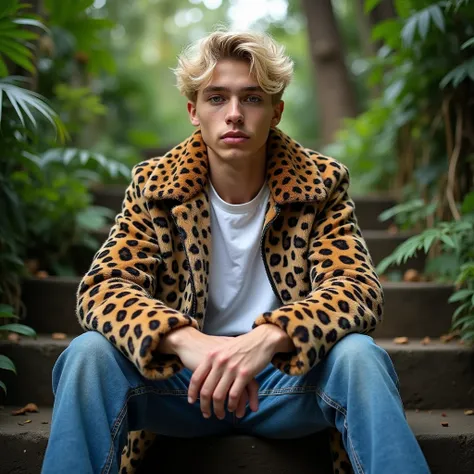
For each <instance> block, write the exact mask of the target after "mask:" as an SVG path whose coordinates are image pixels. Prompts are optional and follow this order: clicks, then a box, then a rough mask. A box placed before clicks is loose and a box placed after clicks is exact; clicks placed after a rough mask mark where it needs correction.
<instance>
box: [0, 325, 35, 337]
mask: <svg viewBox="0 0 474 474" xmlns="http://www.w3.org/2000/svg"><path fill="white" fill-rule="evenodd" d="M0 331H11V332H16V333H18V334H22V335H23V336H29V337H36V331H35V330H34V329H32V328H30V327H29V326H25V325H24V324H17V323H12V324H4V325H3V326H0Z"/></svg>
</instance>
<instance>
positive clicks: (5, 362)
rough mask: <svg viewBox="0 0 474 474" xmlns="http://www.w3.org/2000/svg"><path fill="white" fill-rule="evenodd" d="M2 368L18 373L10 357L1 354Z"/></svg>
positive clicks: (0, 365)
mask: <svg viewBox="0 0 474 474" xmlns="http://www.w3.org/2000/svg"><path fill="white" fill-rule="evenodd" d="M0 369H3V370H10V371H11V372H14V373H15V374H16V368H15V364H14V363H13V362H12V360H11V359H10V358H8V357H7V356H4V355H2V354H0Z"/></svg>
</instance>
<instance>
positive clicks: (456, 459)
mask: <svg viewBox="0 0 474 474" xmlns="http://www.w3.org/2000/svg"><path fill="white" fill-rule="evenodd" d="M15 408H16V407H15ZM11 410H12V407H5V408H4V409H3V410H0V452H1V453H2V462H1V463H0V474H11V473H15V474H37V473H39V472H40V469H41V463H42V460H43V457H44V452H45V449H46V444H47V442H48V436H49V431H50V421H51V414H52V413H51V408H43V407H41V408H40V413H30V414H28V415H27V416H23V417H21V418H19V417H13V416H11V415H10V413H11ZM443 413H444V415H446V416H442V414H443ZM406 415H407V420H408V423H409V424H410V427H411V428H412V430H413V432H414V434H415V436H416V438H417V440H418V442H419V444H420V446H421V449H422V450H423V452H424V455H425V457H426V459H427V461H428V464H429V466H430V469H431V473H432V474H452V473H456V474H472V472H474V416H465V415H464V413H463V411H462V410H443V411H441V410H435V411H432V412H426V411H420V412H416V411H413V410H409V411H407V412H406ZM25 419H30V420H31V423H28V424H23V425H20V424H19V423H21V422H22V421H24V420H25ZM442 422H443V423H446V422H447V423H448V424H449V426H447V427H443V426H442V425H441V423H442ZM157 441H158V442H159V444H160V448H159V449H155V450H153V449H152V448H151V449H150V455H149V456H148V457H147V458H146V460H145V464H144V466H143V468H142V469H141V470H140V474H155V473H156V472H158V469H157V466H160V469H159V471H160V472H178V473H181V472H183V473H184V472H194V471H196V468H197V471H198V472H206V473H207V474H222V472H226V473H227V474H240V473H242V472H246V473H248V474H262V473H272V474H290V473H291V474H292V473H294V472H297V473H298V474H332V472H331V467H330V459H329V452H328V450H327V449H326V441H325V436H324V433H317V434H315V435H311V436H307V437H304V438H300V439H292V440H270V439H263V438H255V437H251V436H244V435H230V436H225V437H219V438H218V437H212V438H197V439H193V440H192V442H187V443H186V456H183V455H182V449H183V448H182V446H183V445H182V440H178V439H176V438H164V437H160V438H159V439H158V440H157ZM188 441H189V440H188ZM64 455H67V453H66V454H64Z"/></svg>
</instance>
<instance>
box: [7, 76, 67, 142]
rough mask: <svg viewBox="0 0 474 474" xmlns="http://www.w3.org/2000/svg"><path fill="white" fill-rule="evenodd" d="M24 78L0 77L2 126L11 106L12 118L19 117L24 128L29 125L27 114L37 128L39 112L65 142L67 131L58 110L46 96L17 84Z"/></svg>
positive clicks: (60, 139)
mask: <svg viewBox="0 0 474 474" xmlns="http://www.w3.org/2000/svg"><path fill="white" fill-rule="evenodd" d="M22 80H23V78H21V77H13V76H10V77H6V78H3V79H0V127H1V125H2V116H3V113H4V109H5V108H8V107H9V106H10V107H11V108H12V109H13V110H12V112H13V114H12V115H13V116H12V117H11V119H13V120H15V119H18V120H19V121H20V122H21V125H22V127H23V128H26V127H27V123H26V120H25V116H26V118H28V119H29V120H30V121H31V124H32V125H33V126H34V127H35V128H36V127H37V122H36V119H35V115H38V114H39V115H40V116H41V117H43V118H44V119H46V120H47V121H48V122H50V123H51V125H52V126H53V127H54V129H55V131H56V133H57V137H58V139H59V141H60V142H64V141H65V140H66V137H67V131H66V128H65V126H64V124H63V122H62V121H61V120H60V119H59V117H58V115H57V114H56V112H54V110H53V109H51V107H49V105H48V104H47V103H46V102H45V99H44V97H42V96H40V95H39V94H37V93H36V92H33V91H30V90H28V89H24V88H23V87H20V86H18V85H16V84H17V83H19V82H21V81H22ZM4 95H5V99H8V102H7V101H6V100H5V101H4V100H3V96H4Z"/></svg>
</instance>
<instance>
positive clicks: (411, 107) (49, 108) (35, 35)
mask: <svg viewBox="0 0 474 474" xmlns="http://www.w3.org/2000/svg"><path fill="white" fill-rule="evenodd" d="M216 25H223V26H227V27H230V28H231V29H257V30H263V31H267V32H269V33H270V34H272V35H273V36H274V38H275V39H276V40H278V41H279V42H281V43H282V44H284V45H285V47H286V50H287V52H288V54H289V55H290V56H291V57H292V58H293V59H294V61H295V78H294V81H293V83H292V84H291V85H290V87H289V88H288V89H287V91H286V93H285V96H284V99H285V103H286V108H285V114H284V119H283V121H282V123H281V125H280V126H281V128H282V129H283V130H284V131H285V132H286V133H288V134H289V135H291V136H292V137H294V138H295V139H296V140H298V141H300V142H301V143H302V144H304V145H305V146H307V147H311V148H314V149H317V150H319V151H321V152H323V153H326V154H330V155H332V156H334V157H335V158H336V159H338V160H340V161H342V162H344V163H345V164H346V165H347V166H348V167H349V169H350V172H351V189H352V194H353V195H361V194H390V195H394V196H395V197H396V198H397V200H398V202H399V204H398V205H397V206H396V207H394V208H392V209H390V210H388V211H386V212H385V213H383V215H381V216H380V219H383V220H390V221H391V222H392V224H391V229H392V231H393V232H397V231H399V230H411V231H413V237H412V238H410V239H408V240H407V241H406V242H404V243H403V244H402V245H401V246H400V247H399V248H398V249H397V250H396V251H395V252H394V253H393V254H392V255H391V256H390V257H388V258H387V259H385V260H384V261H383V262H382V263H381V264H380V265H379V268H378V270H379V273H380V274H381V275H382V276H383V278H386V279H392V280H393V279H395V280H396V279H403V278H404V275H401V274H399V273H397V272H390V265H391V264H393V263H397V262H402V261H404V260H406V259H407V258H408V257H410V256H412V255H414V254H415V253H416V252H424V253H427V254H428V256H429V258H428V260H427V266H426V268H425V272H424V273H423V274H421V275H418V276H416V278H417V279H419V280H423V281H427V280H432V281H445V282H452V283H453V288H454V291H453V296H452V297H451V301H452V302H453V303H455V306H453V330H458V331H460V332H461V335H462V337H463V338H464V339H465V340H466V341H468V342H469V341H470V342H472V341H474V191H473V189H474V187H473V156H474V154H473V150H474V128H473V127H474V122H473V100H474V93H473V92H474V88H473V84H474V54H473V52H474V3H473V2H472V1H470V0H450V1H427V0H333V1H330V0H317V1H315V0H313V1H312V0H134V1H133V2H126V1H124V0H32V1H31V2H29V3H28V4H26V3H23V2H21V1H19V0H1V2H0V183H1V187H0V323H1V322H2V321H3V322H4V323H5V324H3V325H2V326H0V335H2V334H3V335H4V336H5V337H6V336H7V335H9V334H11V333H15V332H16V333H20V334H22V335H24V336H32V337H34V336H35V331H34V328H29V327H28V326H25V325H23V324H22V323H21V319H22V318H23V316H24V315H23V308H22V303H21V285H22V281H23V279H25V278H28V277H29V276H36V277H41V278H48V277H51V276H71V275H77V274H78V273H80V271H79V270H78V267H77V265H76V263H77V262H76V261H75V258H76V259H77V256H78V255H80V254H81V249H89V250H91V249H97V248H98V247H99V246H100V242H98V241H97V239H96V238H95V237H94V232H95V231H97V229H100V228H103V227H104V226H110V224H111V222H112V221H113V218H114V215H112V214H111V212H110V211H109V210H107V209H105V208H103V207H99V206H95V205H93V200H92V191H93V189H95V188H96V187H97V186H104V185H108V186H111V185H116V186H117V185H118V186H122V187H123V186H124V185H125V184H126V183H128V181H129V180H130V169H131V167H132V166H133V165H134V164H135V163H138V162H139V161H141V160H142V159H143V158H144V157H148V156H156V155H159V154H160V153H162V152H163V151H165V150H166V149H168V148H170V147H172V146H173V145H175V144H177V143H178V142H180V141H181V140H183V139H184V138H185V137H186V136H187V135H188V134H189V133H190V132H192V126H191V125H190V124H189V121H188V119H187V113H186V99H185V98H184V97H182V96H180V95H179V93H178V91H177V89H176V87H175V77H174V75H173V72H172V71H171V68H173V67H175V66H176V58H177V55H178V54H179V53H180V51H181V50H182V48H183V47H184V46H186V45H187V44H188V43H189V42H190V41H193V40H196V39H198V38H200V37H202V36H204V35H205V34H206V33H207V32H210V31H211V30H212V29H213V28H215V26H216ZM2 318H3V319H2ZM13 368H14V365H13V362H12V361H10V360H7V358H6V357H5V356H1V355H0V369H6V370H13ZM0 383H1V382H0ZM2 387H3V385H2Z"/></svg>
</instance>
